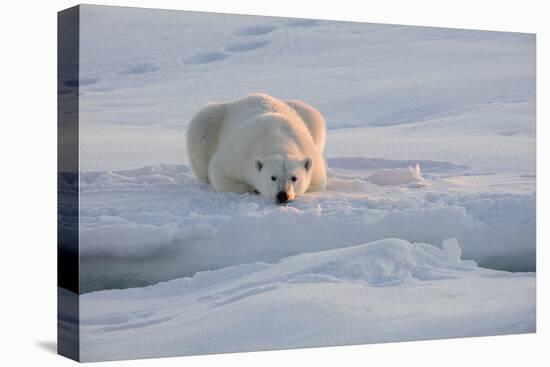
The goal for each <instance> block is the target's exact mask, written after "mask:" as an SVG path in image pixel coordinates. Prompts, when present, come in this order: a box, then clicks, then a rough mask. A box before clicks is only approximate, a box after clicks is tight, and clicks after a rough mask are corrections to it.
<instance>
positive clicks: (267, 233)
mask: <svg viewBox="0 0 550 367" xmlns="http://www.w3.org/2000/svg"><path fill="white" fill-rule="evenodd" d="M58 39H59V51H58V52H59V64H58V80H59V83H58V108H59V123H58V125H59V148H58V149H59V172H58V180H59V186H58V200H59V213H58V218H59V245H58V262H59V273H58V278H59V288H58V292H59V298H58V299H59V312H58V320H59V345H58V347H59V352H60V353H61V354H63V355H65V356H68V357H70V358H73V359H76V360H80V361H104V360H117V359H132V358H150V357H166V356H184V355H195V354H211V353H225V352H246V351H260V350H273V349H288V348H306V347H323V346H337V345H351V344H366V343H382V342H399V341H417V340H429V339H441V338H458V337H473V336H488V335H504V334H518V333H533V332H535V329H536V305H535V296H536V294H535V284H536V283H535V282H536V261H535V260H536V256H535V255H536V246H535V224H536V216H535V209H536V207H535V202H536V200H535V199H536V184H535V183H536V164H535V103H536V95H535V91H536V88H535V87H536V84H535V83H536V75H535V52H536V38H535V35H534V34H525V33H510V32H494V31H482V30H464V29H448V28H434V27H416V26H405V25H386V24H372V23H357V22H343V21H329V20H314V19H293V18H280V17H264V16H249V15H232V14H215V13H202V12H188V11H170V10H152V9H140V8H124V7H107V6H94V5H80V6H78V7H75V8H71V9H67V10H65V11H62V12H60V13H59V24H58Z"/></svg>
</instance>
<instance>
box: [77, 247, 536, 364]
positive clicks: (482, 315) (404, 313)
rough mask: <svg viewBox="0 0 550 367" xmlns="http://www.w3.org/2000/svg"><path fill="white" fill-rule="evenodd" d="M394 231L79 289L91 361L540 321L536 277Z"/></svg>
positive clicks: (524, 328)
mask: <svg viewBox="0 0 550 367" xmlns="http://www.w3.org/2000/svg"><path fill="white" fill-rule="evenodd" d="M459 256H460V247H459V246H458V243H457V241H456V239H448V240H446V241H445V242H444V244H443V250H439V249H437V248H436V247H434V246H432V245H428V244H423V243H417V244H412V243H409V242H407V241H404V240H399V239H385V240H380V241H376V242H371V243H367V244H362V245H357V246H353V247H347V248H344V249H338V250H330V251H323V252H316V253H303V254H300V255H296V256H292V257H287V258H284V259H282V260H280V261H279V262H277V263H275V264H268V263H264V262H256V263H249V264H241V265H236V266H232V267H227V268H224V269H221V270H216V271H206V272H199V273H197V274H195V276H193V277H192V278H183V279H177V280H172V281H169V282H166V283H160V284H157V285H155V286H151V287H144V288H134V289H127V290H117V291H101V292H94V293H90V294H86V295H84V296H82V297H81V301H80V305H81V306H80V317H81V336H82V339H81V345H82V350H81V358H82V360H83V361H96V360H109V359H124V358H140V357H155V356H175V355H182V354H183V355H189V354H206V353H220V352H236V351H252V350H263V349H281V348H302V347H317V346H328V345H345V344H359V343H380V342H390V341H409V340H423V339H436V338H452V337H467V336H477V335H499V334H510V333H525V332H533V331H534V330H535V278H534V274H532V273H524V274H515V275H512V274H511V273H507V272H502V271H496V270H488V269H483V268H479V267H477V266H476V264H475V263H473V262H471V261H464V260H460V257H459Z"/></svg>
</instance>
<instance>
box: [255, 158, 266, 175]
mask: <svg viewBox="0 0 550 367" xmlns="http://www.w3.org/2000/svg"><path fill="white" fill-rule="evenodd" d="M254 165H255V166H256V169H257V170H258V172H260V171H261V170H262V168H263V167H264V160H263V159H262V158H256V159H255V160H254Z"/></svg>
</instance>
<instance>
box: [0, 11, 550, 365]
mask: <svg viewBox="0 0 550 367" xmlns="http://www.w3.org/2000/svg"><path fill="white" fill-rule="evenodd" d="M95 3H97V4H106V5H127V6H142V7H157V8H166V9H186V10H203V11H215V12H229V13H247V14H260V15H281V16H291V17H309V18H319V19H334V20H355V21H364V22H376V23H394V24H409V25H429V26H444V27H459V28H475V29H486V30H506V31H517V32H530V33H537V64H538V70H537V76H538V80H537V100H538V102H539V103H538V106H537V122H538V124H537V141H538V146H537V162H538V172H537V180H538V181H537V186H538V187H539V188H543V187H545V186H547V185H548V182H547V181H548V180H547V175H548V172H547V170H545V168H547V167H545V165H546V166H547V164H546V163H547V161H546V160H544V159H543V154H544V153H543V151H544V146H543V144H542V142H544V141H546V140H548V139H549V137H548V129H547V128H545V126H544V124H543V121H545V119H546V115H547V114H546V115H545V114H544V111H543V109H544V107H546V106H545V105H544V104H545V101H546V102H548V91H547V89H546V90H544V88H543V86H545V87H547V86H548V73H547V72H545V71H546V70H545V69H544V66H543V65H544V64H545V63H546V64H547V65H548V59H549V57H548V49H549V48H550V46H549V43H548V39H549V38H550V33H549V27H548V25H545V23H548V19H547V17H545V15H544V14H545V13H546V12H545V11H544V2H543V1H528V0H522V1H513V2H508V1H503V0H500V1H483V2H481V1H479V0H477V1H475V0H474V1H470V0H461V1H453V2H450V1H447V2H444V1H428V0H416V1H407V0H403V1H395V0H393V1H390V0H388V1H384V2H373V3H372V4H368V3H367V2H359V1H352V0H338V1H335V2H326V3H322V2H319V1H316V2H310V3H311V4H312V6H311V7H309V6H308V4H307V2H305V1H303V2H298V1H296V0H279V1H271V2H267V1H257V0H256V1H254V0H248V1H247V0H231V1H223V0H207V1H204V0H203V1H200V0H197V1H186V0H180V1H167V0H164V1H160V0H157V1H152V0H150V1H115V0H112V1H95ZM76 4H77V2H74V1H62V0H55V1H54V0H51V1H47V2H46V1H34V2H31V1H19V2H18V1H11V2H5V3H4V4H3V5H2V9H1V12H0V14H1V19H0V27H1V32H0V41H1V42H0V47H1V48H0V50H1V51H0V66H1V68H0V73H1V78H0V86H1V91H2V99H1V103H0V111H1V119H0V126H1V133H0V137H1V141H0V150H1V154H0V158H1V166H0V169H1V172H2V176H1V180H0V182H2V183H1V190H0V192H1V200H0V213H1V214H2V218H1V221H0V223H1V224H0V246H1V249H2V250H3V251H2V252H0V258H1V265H0V271H1V273H2V278H1V279H3V287H2V288H3V291H2V292H1V293H0V294H1V295H2V296H1V297H2V301H1V303H0V305H1V306H0V307H1V308H0V318H1V324H0V337H1V340H0V346H1V347H0V363H1V364H2V365H10V366H15V365H33V364H32V363H34V365H38V363H39V365H40V366H64V365H69V364H72V363H73V362H71V361H69V360H67V359H64V358H62V357H59V356H57V355H56V354H55V352H54V351H55V339H56V327H57V326H56V307H57V306H56V143H57V142H56V139H57V135H56V20H57V14H56V12H57V11H58V10H61V9H64V8H67V7H70V6H73V5H76ZM545 92H546V93H545ZM546 151H548V148H547V147H546ZM537 194H538V197H537V211H538V226H537V227H538V228H537V231H538V234H537V245H538V246H537V261H538V265H537V282H538V283H537V286H538V297H537V298H538V300H537V310H538V315H537V316H538V322H537V329H538V332H537V334H536V335H520V336H505V337H491V338H470V339H458V340H457V339H455V340H445V341H433V342H414V343H400V344H379V345H365V346H353V347H337V348H323V349H306V350H293V351H280V352H260V353H241V354H226V355H216V356H200V357H183V358H170V359H155V360H143V361H130V362H117V363H111V364H110V365H115V366H153V365H154V366H165V365H166V366H175V365H178V366H219V365H220V364H223V365H230V366H258V365H261V366H275V365H277V366H278V365H281V364H282V365H285V364H286V365H320V366H329V365H346V366H348V365H350V366H355V365H357V366H359V365H361V366H364V365H366V364H369V365H372V364H376V363H378V364H383V365H397V364H401V365H403V364H412V365H422V366H438V367H440V366H446V367H447V366H462V365H474V366H479V365H483V364H486V365H492V366H519V365H521V366H524V365H527V366H542V365H544V364H545V362H546V363H547V361H545V358H546V359H548V353H547V352H546V350H545V348H544V345H545V344H546V345H549V344H548V343H549V342H550V338H549V333H550V332H549V330H550V327H549V318H548V315H547V314H546V313H545V306H546V309H548V305H547V302H545V301H546V300H547V294H548V292H547V291H548V284H549V282H548V281H547V279H546V278H547V276H548V271H547V270H546V269H545V267H546V266H547V264H548V259H547V254H548V250H545V248H544V245H543V244H544V243H546V242H547V241H548V231H547V230H545V228H544V227H545V225H546V224H547V222H548V221H547V219H548V214H547V213H548V206H547V205H545V204H548V195H547V193H546V191H544V189H542V190H539V192H538V193H537Z"/></svg>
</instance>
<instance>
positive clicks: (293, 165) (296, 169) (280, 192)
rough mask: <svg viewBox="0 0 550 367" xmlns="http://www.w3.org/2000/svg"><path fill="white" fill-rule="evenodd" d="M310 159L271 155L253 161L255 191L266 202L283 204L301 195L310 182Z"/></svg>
mask: <svg viewBox="0 0 550 367" xmlns="http://www.w3.org/2000/svg"><path fill="white" fill-rule="evenodd" d="M312 165H313V161H312V159H311V158H310V157H306V158H303V159H297V158H295V157H292V156H283V155H272V156H268V157H265V158H256V159H255V160H254V169H255V174H256V177H255V180H254V185H255V188H256V190H257V191H258V192H259V193H260V194H261V195H263V196H264V197H265V198H266V199H267V200H270V201H271V200H274V201H275V202H276V203H279V204H284V203H286V202H289V201H292V200H294V199H295V198H296V197H297V196H299V195H302V194H303V193H304V192H305V191H306V190H307V189H308V187H309V183H310V181H311V167H312Z"/></svg>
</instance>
